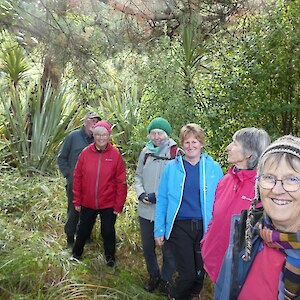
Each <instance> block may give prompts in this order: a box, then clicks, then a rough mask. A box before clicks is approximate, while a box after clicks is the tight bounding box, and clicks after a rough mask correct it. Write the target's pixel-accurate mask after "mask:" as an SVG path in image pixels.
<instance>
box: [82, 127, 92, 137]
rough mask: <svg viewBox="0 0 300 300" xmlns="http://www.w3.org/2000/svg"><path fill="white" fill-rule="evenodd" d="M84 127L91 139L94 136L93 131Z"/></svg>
mask: <svg viewBox="0 0 300 300" xmlns="http://www.w3.org/2000/svg"><path fill="white" fill-rule="evenodd" d="M83 127H84V131H85V133H86V134H87V136H88V137H89V138H90V137H91V136H92V134H93V133H92V131H91V130H88V129H87V128H86V127H85V126H83Z"/></svg>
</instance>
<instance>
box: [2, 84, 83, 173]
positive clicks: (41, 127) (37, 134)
mask: <svg viewBox="0 0 300 300" xmlns="http://www.w3.org/2000/svg"><path fill="white" fill-rule="evenodd" d="M0 99H1V103H2V106H3V113H4V116H5V120H4V121H3V125H4V129H3V130H2V139H3V140H4V142H5V144H6V147H7V148H8V149H9V156H8V157H6V159H5V160H6V161H7V162H8V163H9V164H10V165H12V166H15V167H17V168H18V169H19V170H20V171H21V172H22V173H30V172H42V173H50V172H53V170H54V169H55V159H56V155H57V148H58V146H59V145H60V143H61V142H62V140H63V139H64V137H65V135H66V133H67V132H68V131H67V132H66V129H68V127H71V128H72V127H73V126H72V125H74V122H75V121H76V116H77V114H78V112H77V110H78V106H77V105H76V104H75V103H74V99H73V95H72V93H70V92H69V91H67V86H61V87H60V88H59V89H57V90H53V89H52V88H51V85H50V84H48V85H47V86H46V88H45V89H42V88H41V87H39V86H35V85H30V86H28V87H27V90H26V91H17V90H16V89H15V87H14V86H11V91H10V92H9V93H4V94H3V93H0Z"/></svg>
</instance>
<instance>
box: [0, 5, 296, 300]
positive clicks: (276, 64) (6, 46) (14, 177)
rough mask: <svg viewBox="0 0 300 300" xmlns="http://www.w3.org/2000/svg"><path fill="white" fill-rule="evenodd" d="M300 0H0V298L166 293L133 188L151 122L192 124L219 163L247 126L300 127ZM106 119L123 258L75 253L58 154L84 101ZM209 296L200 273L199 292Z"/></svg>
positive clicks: (98, 246) (176, 126)
mask: <svg viewBox="0 0 300 300" xmlns="http://www.w3.org/2000/svg"><path fill="white" fill-rule="evenodd" d="M299 14H300V0H293V1H291V0H287V1H283V0H269V1H262V0H252V1H250V0H248V1H244V0H227V1H219V0H210V1H201V0H168V1H167V0H165V1H164V0H161V1H156V0H151V1H150V0H131V1H123V0H108V1H107V0H105V1H104V0H37V1H30V0H22V1H21V0H0V161H1V177H0V183H1V184H0V216H1V218H0V249H1V250H0V299H13V300H15V299H16V300H17V299H39V300H40V299H106V298H111V299H161V298H162V297H160V296H159V295H158V294H149V293H148V294H147V293H146V292H145V291H143V282H144V281H145V280H146V277H147V274H146V270H145V266H144V263H143V258H142V249H141V243H140V237H139V228H138V223H137V215H136V206H137V200H136V195H135V191H134V186H133V178H134V171H135V167H136V163H137V158H138V155H139V153H140V151H141V149H142V147H143V145H144V143H145V141H146V137H147V130H146V129H147V125H148V123H149V121H150V120H151V119H152V118H154V117H156V116H162V117H165V118H166V119H168V120H169V121H170V123H171V124H172V127H173V134H172V137H173V138H174V139H175V140H178V133H179V130H180V128H181V127H182V126H183V125H184V124H186V123H188V122H195V123H198V124H200V125H201V126H202V127H203V128H204V130H205V132H206V134H207V140H206V146H205V151H206V152H208V153H209V154H210V155H212V156H213V157H214V158H215V159H217V160H218V161H219V162H220V164H221V165H222V167H223V169H224V172H226V169H227V167H228V166H227V164H226V150H225V147H226V146H227V145H228V143H229V142H230V140H231V137H232V134H233V133H234V132H235V131H236V130H237V129H239V128H242V127H249V126H255V127H262V128H264V129H266V130H267V131H268V132H269V134H270V135H271V136H272V138H276V137H278V136H281V135H283V134H293V135H296V136H299V130H300V111H299V110H300V96H299V95H300V93H299V82H300V80H299V79H300V67H299V66H300V19H299ZM90 109H92V110H95V111H97V112H98V113H99V114H100V115H101V116H102V117H103V118H105V119H108V120H109V121H110V122H111V123H112V124H113V125H114V128H113V142H114V144H115V145H116V146H117V147H118V148H119V149H120V151H121V152H122V154H123V156H124V159H125V160H126V163H127V168H128V182H129V186H130V189H129V195H128V198H127V202H126V206H125V209H124V213H123V214H122V216H120V217H119V218H118V220H117V235H118V267H117V268H116V269H108V268H107V267H106V266H105V263H104V260H103V257H102V252H103V251H102V242H101V240H100V238H99V232H97V229H94V232H93V237H94V240H95V243H94V244H92V245H89V246H88V247H87V248H86V251H85V256H84V259H83V261H82V262H81V263H77V262H74V261H71V260H69V258H70V253H69V251H68V250H67V249H66V245H65V237H64V233H63V224H64V220H65V212H66V200H65V190H64V184H65V182H64V179H63V178H62V177H61V175H60V174H59V172H58V170H57V166H56V164H55V159H56V156H57V153H58V150H59V147H60V146H61V143H62V141H63V140H64V138H65V136H66V135H67V134H68V133H69V132H70V131H71V130H74V129H75V128H78V127H79V126H81V124H82V118H83V115H84V114H85V112H86V111H87V110H90ZM212 298H213V287H212V284H211V282H210V281H209V279H207V281H206V285H205V288H204V290H203V293H202V299H208V300H210V299H212Z"/></svg>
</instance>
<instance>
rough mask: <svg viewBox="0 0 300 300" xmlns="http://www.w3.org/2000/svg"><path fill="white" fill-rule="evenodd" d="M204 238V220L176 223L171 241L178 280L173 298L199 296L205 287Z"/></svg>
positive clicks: (183, 298)
mask: <svg viewBox="0 0 300 300" xmlns="http://www.w3.org/2000/svg"><path fill="white" fill-rule="evenodd" d="M202 236H203V222H202V220H178V221H175V223H174V226H173V229H172V233H171V236H170V239H169V240H168V241H167V243H169V244H170V245H171V250H172V252H173V255H174V258H175V263H176V270H177V271H178V278H177V280H176V283H175V287H174V291H173V292H172V296H173V297H174V298H175V299H176V300H177V299H178V300H179V299H180V300H185V299H190V297H191V295H199V294H200V291H201V289H202V287H203V281H204V275H205V271H204V268H203V261H202V256H201V251H200V241H201V239H202Z"/></svg>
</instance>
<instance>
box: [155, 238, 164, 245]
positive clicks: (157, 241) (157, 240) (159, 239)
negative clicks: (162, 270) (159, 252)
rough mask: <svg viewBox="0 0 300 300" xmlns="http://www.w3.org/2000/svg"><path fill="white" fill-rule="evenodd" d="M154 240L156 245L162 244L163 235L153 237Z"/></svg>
mask: <svg viewBox="0 0 300 300" xmlns="http://www.w3.org/2000/svg"><path fill="white" fill-rule="evenodd" d="M155 242H156V244H157V245H158V246H162V245H163V244H164V242H165V237H164V236H159V237H157V238H155Z"/></svg>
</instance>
